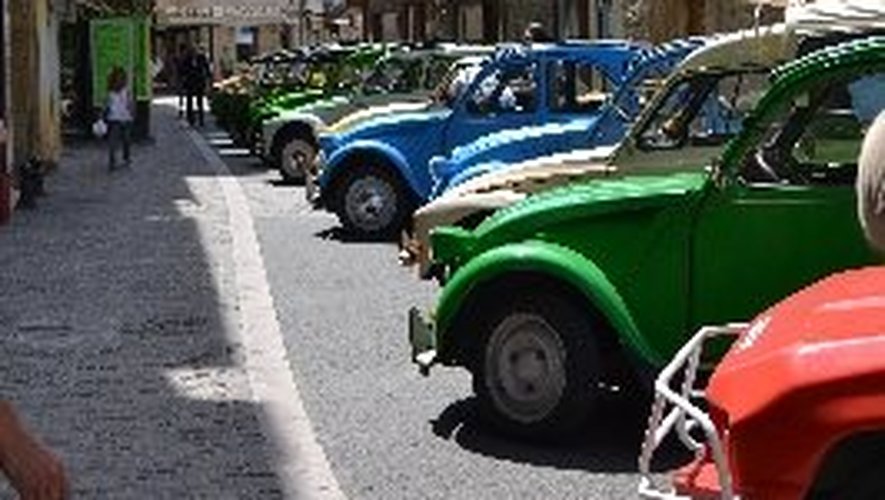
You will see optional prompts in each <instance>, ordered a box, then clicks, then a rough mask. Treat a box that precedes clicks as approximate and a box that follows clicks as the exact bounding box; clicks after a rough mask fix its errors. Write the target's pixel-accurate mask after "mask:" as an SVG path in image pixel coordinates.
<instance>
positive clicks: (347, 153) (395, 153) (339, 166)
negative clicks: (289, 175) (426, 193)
mask: <svg viewBox="0 0 885 500" xmlns="http://www.w3.org/2000/svg"><path fill="white" fill-rule="evenodd" d="M372 155H374V156H376V157H380V158H383V159H384V160H385V162H386V164H387V166H388V167H392V168H393V169H395V170H396V171H397V172H398V173H399V175H400V177H402V178H403V179H404V180H405V181H406V184H407V185H408V187H409V188H410V189H411V190H412V192H413V194H416V195H417V194H418V193H421V192H422V190H421V189H420V185H419V183H418V179H417V178H416V177H415V174H414V172H412V170H411V169H410V168H409V163H408V161H406V158H405V157H404V156H403V155H402V153H400V151H399V150H398V149H397V148H395V147H393V146H391V145H390V144H387V143H385V142H382V141H376V140H359V141H353V142H351V143H349V144H347V145H346V146H344V147H342V148H340V149H339V150H338V151H336V152H335V153H333V154H332V156H331V157H329V159H328V160H327V161H326V164H325V166H324V167H323V173H322V175H321V176H320V180H319V182H320V187H321V188H322V189H328V187H329V186H330V185H331V184H332V182H333V181H334V179H336V178H337V177H338V176H340V175H342V174H343V173H344V172H345V169H347V168H348V166H349V165H350V160H352V159H353V158H356V157H358V156H372Z"/></svg>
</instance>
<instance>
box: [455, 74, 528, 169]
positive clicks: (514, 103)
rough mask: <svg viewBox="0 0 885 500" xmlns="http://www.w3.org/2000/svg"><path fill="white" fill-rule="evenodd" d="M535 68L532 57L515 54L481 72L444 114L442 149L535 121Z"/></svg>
mask: <svg viewBox="0 0 885 500" xmlns="http://www.w3.org/2000/svg"><path fill="white" fill-rule="evenodd" d="M539 71H540V70H539V64H538V62H537V61H536V59H535V58H533V57H517V58H513V59H512V60H506V59H505V60H501V61H498V62H497V63H495V66H494V67H492V68H489V69H488V70H484V71H483V72H481V73H480V74H479V75H478V76H477V77H476V79H475V80H474V81H473V82H471V84H470V86H469V87H468V89H467V91H466V93H465V94H464V95H462V96H461V98H460V99H459V101H458V103H457V105H456V108H455V110H454V112H453V113H452V115H451V116H450V117H449V118H448V123H447V124H446V127H445V134H444V137H441V139H442V140H443V149H444V153H445V154H449V153H450V152H451V150H452V148H455V147H457V146H460V145H462V144H466V143H469V142H472V141H473V140H474V139H476V138H478V137H481V136H483V135H486V134H489V133H491V132H496V131H498V130H502V129H506V128H516V127H522V126H526V125H530V124H533V123H535V121H536V115H537V110H538V107H539V105H540V85H539Z"/></svg>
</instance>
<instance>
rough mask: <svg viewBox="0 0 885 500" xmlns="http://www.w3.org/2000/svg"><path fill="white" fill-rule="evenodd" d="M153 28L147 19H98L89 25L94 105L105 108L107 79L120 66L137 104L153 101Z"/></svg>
mask: <svg viewBox="0 0 885 500" xmlns="http://www.w3.org/2000/svg"><path fill="white" fill-rule="evenodd" d="M150 32H151V24H150V21H149V20H148V19H147V18H144V17H138V18H129V17H126V18H111V19H96V20H93V21H92V22H91V24H90V38H91V46H92V104H93V105H94V106H96V107H103V106H104V105H105V101H106V100H107V95H108V83H107V82H108V76H109V75H110V74H111V71H112V70H113V69H114V68H115V67H117V66H119V67H121V68H123V69H124V70H125V71H126V74H127V75H128V76H129V81H130V84H131V85H130V88H132V92H133V95H134V96H135V98H136V99H138V100H146V99H150V98H151V62H150V61H151V56H150V53H151V49H150Z"/></svg>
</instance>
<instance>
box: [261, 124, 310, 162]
mask: <svg viewBox="0 0 885 500" xmlns="http://www.w3.org/2000/svg"><path fill="white" fill-rule="evenodd" d="M292 138H297V139H301V140H303V141H305V142H307V143H309V144H310V145H311V146H314V147H315V148H319V144H318V143H317V139H316V133H315V132H314V128H313V126H312V125H311V124H310V123H309V122H306V121H302V120H297V121H293V122H289V123H287V124H286V125H284V126H283V127H281V128H280V130H278V131H277V133H276V134H274V138H273V142H272V143H271V144H272V145H271V154H272V155H273V156H274V157H275V158H279V157H280V155H282V154H283V148H285V147H286V143H287V142H289V141H290V140H292Z"/></svg>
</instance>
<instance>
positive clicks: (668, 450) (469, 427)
mask: <svg viewBox="0 0 885 500" xmlns="http://www.w3.org/2000/svg"><path fill="white" fill-rule="evenodd" d="M647 416H648V407H647V406H646V405H645V404H638V403H637V402H635V401H630V400H628V399H627V398H625V397H617V396H606V397H605V398H604V400H603V401H601V405H600V408H599V411H598V412H597V413H596V414H595V415H594V416H593V417H591V418H590V419H589V420H588V421H587V422H586V424H585V426H584V427H583V429H582V431H579V432H578V433H577V434H576V435H575V436H574V439H571V440H569V441H568V442H567V443H556V444H546V443H534V442H526V441H525V440H520V439H519V438H516V437H510V436H506V435H503V434H501V433H500V432H497V431H496V430H495V429H492V428H490V426H489V424H487V423H486V422H485V421H484V420H483V419H482V418H481V416H480V415H479V409H478V403H477V401H476V398H475V397H470V398H466V399H462V400H459V401H456V402H454V403H452V404H451V405H449V406H448V407H447V408H446V409H445V410H443V412H442V413H441V414H440V415H439V417H438V418H437V419H436V420H433V421H431V429H432V432H433V434H434V435H436V436H437V437H440V438H443V439H447V440H454V442H456V443H458V445H459V446H461V447H462V448H464V449H465V450H468V451H470V452H473V453H479V454H481V455H485V456H489V457H493V458H496V459H503V460H508V461H512V462H517V463H526V464H531V465H537V466H546V467H555V468H557V469H575V470H583V471H588V472H596V473H635V472H637V459H638V457H639V448H640V445H641V444H642V439H643V434H644V431H645V426H646V422H647V420H646V419H647ZM691 458H692V456H691V454H689V453H688V452H685V451H683V450H682V449H680V447H679V446H676V443H672V442H669V441H665V443H664V445H663V446H662V447H661V448H660V449H659V451H658V453H656V455H655V468H656V470H659V471H665V470H671V469H674V468H676V467H679V466H680V465H683V464H685V463H687V462H688V461H689V460H690V459H691Z"/></svg>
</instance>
